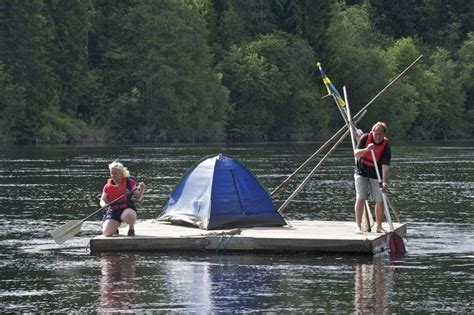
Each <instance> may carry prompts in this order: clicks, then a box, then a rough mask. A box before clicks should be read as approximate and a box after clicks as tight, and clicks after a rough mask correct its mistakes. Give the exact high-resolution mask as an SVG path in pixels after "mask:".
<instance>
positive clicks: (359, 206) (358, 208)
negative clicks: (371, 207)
mask: <svg viewBox="0 0 474 315" xmlns="http://www.w3.org/2000/svg"><path fill="white" fill-rule="evenodd" d="M364 203H365V200H363V199H357V200H356V203H355V207H354V212H355V220H356V225H357V229H356V233H358V234H360V233H362V213H363V211H364Z"/></svg>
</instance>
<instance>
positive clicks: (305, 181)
mask: <svg viewBox="0 0 474 315" xmlns="http://www.w3.org/2000/svg"><path fill="white" fill-rule="evenodd" d="M366 113H367V111H364V112H363V113H362V115H360V117H359V119H362V117H364V115H365V114H366ZM348 134H349V131H348V130H346V132H345V133H344V134H343V135H342V136H341V137H340V138H339V140H338V141H337V142H336V143H335V144H334V145H333V146H332V148H331V149H330V150H329V151H328V152H327V153H326V154H325V155H324V156H323V157H322V158H321V160H320V161H319V163H318V164H317V165H316V166H315V167H314V168H313V169H312V170H311V172H310V173H309V174H308V175H307V176H306V178H305V179H304V180H303V181H302V182H301V184H300V185H299V186H298V187H297V188H296V189H295V191H294V192H293V193H292V194H291V195H290V197H288V199H287V200H286V201H285V202H284V203H283V204H282V205H281V206H280V208H279V209H278V212H280V213H281V212H282V211H283V210H285V208H286V207H287V206H288V205H289V204H290V202H291V201H292V200H293V198H295V197H296V195H297V194H298V193H299V192H300V191H301V189H303V187H304V185H306V183H307V182H308V181H309V180H310V179H311V177H312V176H313V175H314V173H316V171H317V170H318V169H319V167H320V166H321V165H322V164H323V162H324V161H325V160H326V159H327V158H328V157H329V155H330V154H331V153H332V151H334V150H335V149H336V148H337V146H338V145H339V144H340V143H341V142H342V141H343V140H344V139H345V138H346V137H347V135H348Z"/></svg>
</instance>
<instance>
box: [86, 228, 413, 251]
mask: <svg viewBox="0 0 474 315" xmlns="http://www.w3.org/2000/svg"><path fill="white" fill-rule="evenodd" d="M289 224H290V225H289V226H283V227H255V228H242V229H231V230H212V231H206V230H200V229H197V228H194V227H185V226H179V225H173V224H170V223H167V222H159V221H156V220H144V221H139V222H137V224H136V225H135V233H136V235H135V236H134V237H128V236H123V235H126V233H127V228H126V227H124V228H122V229H120V235H119V236H113V237H104V236H97V237H95V238H93V239H92V240H91V242H90V248H91V251H92V252H102V251H168V250H179V251H183V250H197V251H219V252H221V251H254V252H269V251H273V252H322V253H340V254H344V253H347V254H368V255H374V254H376V253H379V252H382V251H384V250H387V249H388V237H387V234H381V233H374V232H372V233H363V234H355V233H354V231H355V225H354V222H346V221H301V220H295V221H289ZM383 227H384V229H385V230H387V231H388V230H389V226H388V224H386V223H384V224H383ZM394 227H395V231H396V232H397V234H399V235H400V236H402V237H404V236H405V235H406V231H407V230H406V224H399V223H394Z"/></svg>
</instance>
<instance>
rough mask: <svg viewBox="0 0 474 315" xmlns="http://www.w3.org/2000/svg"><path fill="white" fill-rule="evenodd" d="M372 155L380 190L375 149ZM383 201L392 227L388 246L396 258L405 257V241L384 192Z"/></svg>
mask: <svg viewBox="0 0 474 315" xmlns="http://www.w3.org/2000/svg"><path fill="white" fill-rule="evenodd" d="M370 152H371V153H372V161H373V163H374V167H375V172H376V173H377V180H378V181H379V185H380V188H382V178H381V177H380V172H379V167H378V165H377V159H376V158H375V151H374V149H372V150H370ZM382 200H383V210H384V213H385V216H386V217H387V221H388V225H389V226H390V233H389V236H388V237H389V239H388V245H389V248H390V254H392V255H396V256H403V255H405V254H406V252H407V251H406V249H405V244H404V243H403V239H402V238H401V237H400V235H398V234H397V233H396V232H395V228H394V227H393V223H392V218H391V217H390V210H389V208H388V204H387V196H386V195H385V193H384V192H382Z"/></svg>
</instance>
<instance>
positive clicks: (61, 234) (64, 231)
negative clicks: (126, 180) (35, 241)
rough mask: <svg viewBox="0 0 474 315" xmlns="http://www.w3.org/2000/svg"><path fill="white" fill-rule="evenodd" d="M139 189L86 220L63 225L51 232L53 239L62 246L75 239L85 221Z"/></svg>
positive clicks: (128, 193)
mask: <svg viewBox="0 0 474 315" xmlns="http://www.w3.org/2000/svg"><path fill="white" fill-rule="evenodd" d="M137 189H138V187H135V188H133V189H132V190H131V191H129V192H127V193H126V194H123V195H121V196H120V197H118V198H116V199H114V200H112V201H111V202H110V203H108V204H106V205H105V206H103V207H102V208H100V209H97V210H96V211H94V212H92V213H91V214H90V215H88V216H87V217H85V218H84V219H82V220H72V221H69V222H67V223H66V224H63V225H61V226H60V227H58V228H56V229H54V230H52V231H50V232H49V234H50V235H51V237H52V238H53V239H54V241H55V242H56V243H57V244H59V245H61V244H62V243H64V242H65V241H67V240H68V239H70V238H72V237H74V235H76V234H77V233H79V231H80V230H81V227H82V223H84V221H86V220H87V219H89V218H90V217H92V216H93V215H94V214H96V213H97V212H99V211H101V210H103V209H105V208H107V207H108V206H110V205H111V204H113V203H114V202H116V201H118V200H119V199H121V198H123V197H126V196H129V195H130V194H131V193H133V192H134V191H135V190H137Z"/></svg>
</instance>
